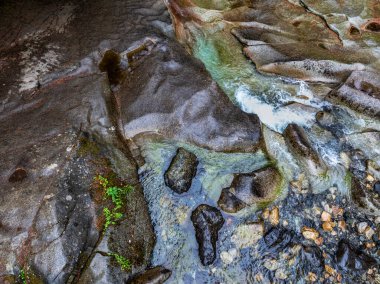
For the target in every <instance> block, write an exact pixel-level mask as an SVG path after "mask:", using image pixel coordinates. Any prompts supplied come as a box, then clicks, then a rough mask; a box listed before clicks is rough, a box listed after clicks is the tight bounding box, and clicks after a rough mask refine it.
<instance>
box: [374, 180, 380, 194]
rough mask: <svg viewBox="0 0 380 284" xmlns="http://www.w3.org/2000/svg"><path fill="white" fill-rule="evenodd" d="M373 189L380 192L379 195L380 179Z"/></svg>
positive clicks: (377, 192)
mask: <svg viewBox="0 0 380 284" xmlns="http://www.w3.org/2000/svg"><path fill="white" fill-rule="evenodd" d="M373 191H374V192H375V193H376V194H379V195H380V181H377V182H376V183H375V184H374V185H373Z"/></svg>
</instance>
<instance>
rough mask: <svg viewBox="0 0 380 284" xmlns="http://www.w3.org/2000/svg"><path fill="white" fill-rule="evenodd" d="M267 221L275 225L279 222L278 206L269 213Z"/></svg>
mask: <svg viewBox="0 0 380 284" xmlns="http://www.w3.org/2000/svg"><path fill="white" fill-rule="evenodd" d="M269 222H270V223H271V224H272V225H273V226H277V225H278V224H279V223H280V210H279V209H278V207H274V208H273V209H272V211H271V212H270V215H269Z"/></svg>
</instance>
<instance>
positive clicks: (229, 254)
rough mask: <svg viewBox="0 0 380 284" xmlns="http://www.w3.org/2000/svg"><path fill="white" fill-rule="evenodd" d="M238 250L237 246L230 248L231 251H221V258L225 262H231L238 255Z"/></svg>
mask: <svg viewBox="0 0 380 284" xmlns="http://www.w3.org/2000/svg"><path fill="white" fill-rule="evenodd" d="M237 255H238V251H237V249H236V248H233V249H230V250H229V251H222V252H221V253H220V258H221V260H222V261H223V263H224V264H231V263H232V262H233V261H234V259H235V258H236V257H237Z"/></svg>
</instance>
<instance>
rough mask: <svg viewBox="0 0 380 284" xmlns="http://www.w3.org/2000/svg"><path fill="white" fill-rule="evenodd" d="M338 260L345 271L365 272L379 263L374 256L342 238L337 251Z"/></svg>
mask: <svg viewBox="0 0 380 284" xmlns="http://www.w3.org/2000/svg"><path fill="white" fill-rule="evenodd" d="M336 261H337V263H338V265H339V267H340V268H341V269H343V270H345V271H347V270H350V271H357V272H365V271H366V270H368V269H369V268H371V267H373V266H375V265H376V264H377V262H376V260H375V259H373V258H372V257H370V256H368V255H366V254H364V253H362V252H360V251H358V250H356V249H354V248H353V247H352V246H351V245H350V244H349V243H348V242H347V241H345V240H342V241H340V243H339V245H338V250H337V252H336Z"/></svg>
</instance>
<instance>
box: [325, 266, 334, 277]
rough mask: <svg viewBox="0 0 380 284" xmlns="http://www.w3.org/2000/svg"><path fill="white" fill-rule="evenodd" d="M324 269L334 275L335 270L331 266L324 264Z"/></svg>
mask: <svg viewBox="0 0 380 284" xmlns="http://www.w3.org/2000/svg"><path fill="white" fill-rule="evenodd" d="M325 270H326V271H327V273H328V274H330V275H332V276H334V275H335V274H336V271H335V269H334V268H332V267H331V266H329V265H327V264H325Z"/></svg>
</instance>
